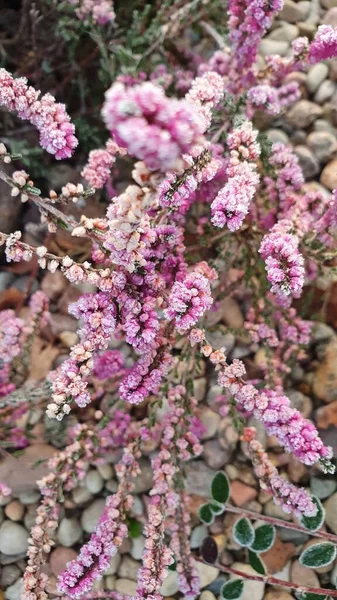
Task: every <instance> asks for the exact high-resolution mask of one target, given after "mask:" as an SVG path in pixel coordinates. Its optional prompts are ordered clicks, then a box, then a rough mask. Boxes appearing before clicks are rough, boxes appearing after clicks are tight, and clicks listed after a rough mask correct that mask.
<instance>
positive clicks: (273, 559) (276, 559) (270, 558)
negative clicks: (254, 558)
mask: <svg viewBox="0 0 337 600" xmlns="http://www.w3.org/2000/svg"><path fill="white" fill-rule="evenodd" d="M295 550H296V548H295V546H294V544H292V543H291V542H288V543H284V542H282V540H281V539H280V538H279V537H278V535H276V536H275V542H274V544H273V546H272V547H271V548H270V549H269V550H267V552H263V553H262V554H261V558H262V560H263V562H264V563H265V564H266V567H267V569H268V573H271V574H272V575H274V574H275V573H278V572H279V571H282V569H283V568H284V567H285V565H286V564H287V563H288V561H289V559H290V558H291V557H292V556H293V555H294V554H295Z"/></svg>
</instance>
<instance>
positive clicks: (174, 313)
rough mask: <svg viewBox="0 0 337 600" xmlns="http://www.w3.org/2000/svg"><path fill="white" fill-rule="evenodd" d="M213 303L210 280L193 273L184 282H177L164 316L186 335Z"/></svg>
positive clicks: (200, 274)
mask: <svg viewBox="0 0 337 600" xmlns="http://www.w3.org/2000/svg"><path fill="white" fill-rule="evenodd" d="M212 303H213V299H212V292H211V286H210V282H209V279H208V278H207V277H206V276H205V275H203V274H202V273H198V272H192V273H188V275H186V277H185V279H184V280H183V281H176V282H175V283H174V284H173V286H172V290H171V293H170V296H169V300H168V307H167V308H166V309H165V311H164V314H165V317H166V318H167V319H172V320H173V321H174V324H175V326H176V329H177V331H178V332H179V333H184V332H185V331H186V330H187V329H190V328H191V327H192V326H193V325H195V324H196V323H197V321H199V319H200V317H202V315H203V314H204V312H205V311H206V310H208V309H209V308H210V307H211V306H212Z"/></svg>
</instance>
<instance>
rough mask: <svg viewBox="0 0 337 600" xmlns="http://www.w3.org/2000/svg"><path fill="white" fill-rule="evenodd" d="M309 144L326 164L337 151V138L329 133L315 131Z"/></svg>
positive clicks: (311, 134)
mask: <svg viewBox="0 0 337 600" xmlns="http://www.w3.org/2000/svg"><path fill="white" fill-rule="evenodd" d="M307 144H308V146H309V148H310V149H311V150H312V151H313V153H314V155H315V156H316V157H317V158H318V160H319V161H320V162H321V163H326V162H327V161H328V160H329V159H330V158H331V156H332V154H333V153H334V152H336V150H337V141H336V136H335V135H333V133H330V132H328V131H313V132H312V133H309V135H308V137H307Z"/></svg>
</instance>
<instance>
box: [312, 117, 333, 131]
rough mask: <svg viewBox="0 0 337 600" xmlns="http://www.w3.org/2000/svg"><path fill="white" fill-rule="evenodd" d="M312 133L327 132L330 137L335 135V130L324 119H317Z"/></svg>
mask: <svg viewBox="0 0 337 600" xmlns="http://www.w3.org/2000/svg"><path fill="white" fill-rule="evenodd" d="M313 130H314V131H328V132H329V133H332V135H336V130H335V129H334V127H332V125H331V123H329V121H327V120H326V119H317V121H315V123H314V125H313Z"/></svg>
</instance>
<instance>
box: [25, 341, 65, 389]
mask: <svg viewBox="0 0 337 600" xmlns="http://www.w3.org/2000/svg"><path fill="white" fill-rule="evenodd" d="M44 344H45V343H44V342H43V340H41V338H35V340H34V342H33V345H32V353H31V360H30V371H29V378H30V379H36V380H40V379H44V378H45V377H46V375H48V373H49V371H50V370H51V368H52V365H53V362H54V360H55V358H56V357H57V356H58V354H59V349H58V348H56V347H55V346H52V345H51V344H48V345H47V346H44Z"/></svg>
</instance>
